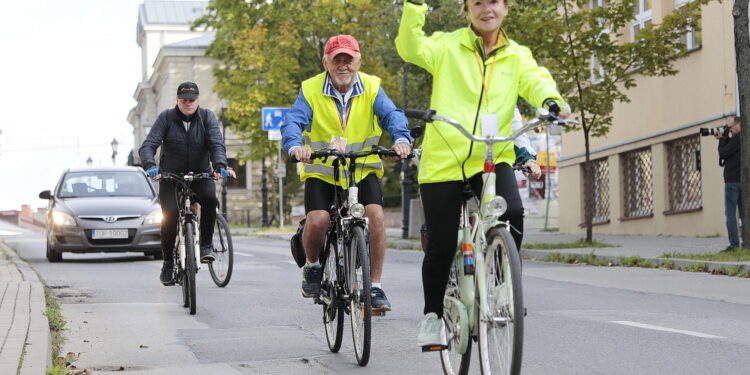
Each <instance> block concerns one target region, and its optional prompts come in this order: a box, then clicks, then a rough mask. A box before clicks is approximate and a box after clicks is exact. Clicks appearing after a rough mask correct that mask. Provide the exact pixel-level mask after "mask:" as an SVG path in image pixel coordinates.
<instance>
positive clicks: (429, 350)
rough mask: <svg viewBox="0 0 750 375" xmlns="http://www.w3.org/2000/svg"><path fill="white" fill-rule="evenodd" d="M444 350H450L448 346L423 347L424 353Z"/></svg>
mask: <svg viewBox="0 0 750 375" xmlns="http://www.w3.org/2000/svg"><path fill="white" fill-rule="evenodd" d="M444 349H448V345H425V346H423V347H422V352H423V353H424V352H439V351H441V350H444Z"/></svg>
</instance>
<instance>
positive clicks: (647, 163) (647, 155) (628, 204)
mask: <svg viewBox="0 0 750 375" xmlns="http://www.w3.org/2000/svg"><path fill="white" fill-rule="evenodd" d="M620 160H621V161H622V173H623V191H624V203H625V207H624V209H625V210H624V213H625V217H626V218H636V217H645V216H652V215H653V213H654V187H653V173H652V161H651V148H650V147H647V148H642V149H638V150H634V151H630V152H626V153H623V154H621V157H620Z"/></svg>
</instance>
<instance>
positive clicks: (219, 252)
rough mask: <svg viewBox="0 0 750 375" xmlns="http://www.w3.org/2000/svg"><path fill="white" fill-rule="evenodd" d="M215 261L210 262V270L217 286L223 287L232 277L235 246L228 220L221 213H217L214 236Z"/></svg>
mask: <svg viewBox="0 0 750 375" xmlns="http://www.w3.org/2000/svg"><path fill="white" fill-rule="evenodd" d="M212 247H213V253H214V261H213V262H211V263H209V264H208V271H209V272H210V273H211V278H212V279H213V280H214V283H215V284H216V286H218V287H220V288H223V287H225V286H227V284H229V280H230V279H231V278H232V267H233V265H234V247H233V246H232V234H231V233H229V225H228V224H227V220H226V219H224V216H222V215H221V214H217V215H216V224H215V226H214V237H213V246H212Z"/></svg>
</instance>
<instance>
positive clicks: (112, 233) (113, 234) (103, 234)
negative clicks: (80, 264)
mask: <svg viewBox="0 0 750 375" xmlns="http://www.w3.org/2000/svg"><path fill="white" fill-rule="evenodd" d="M113 238H128V230H127V229H93V230H91V239H94V240H101V239H113Z"/></svg>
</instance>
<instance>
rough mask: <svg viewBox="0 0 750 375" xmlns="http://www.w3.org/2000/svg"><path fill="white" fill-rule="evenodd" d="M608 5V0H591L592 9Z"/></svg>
mask: <svg viewBox="0 0 750 375" xmlns="http://www.w3.org/2000/svg"><path fill="white" fill-rule="evenodd" d="M606 6H607V0H591V1H590V2H589V7H591V9H596V8H604V7H606Z"/></svg>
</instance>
